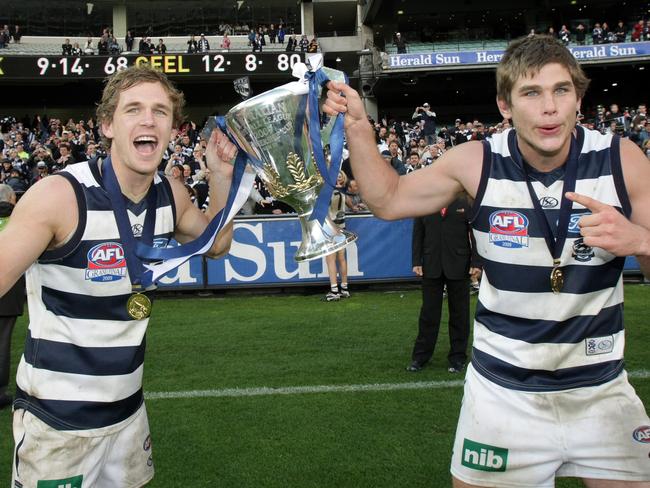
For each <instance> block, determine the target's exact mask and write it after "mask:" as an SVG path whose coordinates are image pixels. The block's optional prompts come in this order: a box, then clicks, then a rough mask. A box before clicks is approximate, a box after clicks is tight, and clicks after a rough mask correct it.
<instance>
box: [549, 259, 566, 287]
mask: <svg viewBox="0 0 650 488" xmlns="http://www.w3.org/2000/svg"><path fill="white" fill-rule="evenodd" d="M563 286H564V273H563V272H562V269H560V267H559V265H558V264H556V265H555V266H554V267H553V271H551V290H553V293H555V294H556V295H557V294H558V293H560V292H561V291H562V287H563Z"/></svg>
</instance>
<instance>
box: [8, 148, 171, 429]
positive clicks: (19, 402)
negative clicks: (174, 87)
mask: <svg viewBox="0 0 650 488" xmlns="http://www.w3.org/2000/svg"><path fill="white" fill-rule="evenodd" d="M58 174H59V175H62V176H64V177H65V178H66V179H67V180H68V181H70V183H71V184H72V186H73V188H74V191H75V194H76V197H77V203H78V207H79V225H78V227H77V230H76V231H75V233H74V235H73V236H72V238H71V239H70V240H69V241H68V242H67V243H66V244H65V245H63V246H62V247H61V248H58V249H56V250H52V251H46V252H44V253H43V254H42V255H41V256H40V257H39V259H38V261H37V262H36V263H34V264H33V265H32V266H31V267H30V268H29V270H28V271H27V274H26V278H27V294H28V306H29V316H30V323H29V329H28V331H27V339H26V343H25V352H24V354H23V356H22V357H21V360H20V364H19V365H18V372H17V379H16V383H17V393H16V398H17V399H16V408H24V409H26V410H29V411H30V412H32V413H33V414H34V415H36V416H37V417H38V418H40V419H41V420H42V421H44V422H45V423H47V424H49V425H50V426H52V427H54V428H56V429H59V430H89V429H103V428H110V426H115V425H116V424H119V423H120V422H122V421H124V420H126V419H128V418H129V417H130V416H131V415H132V414H133V413H135V412H136V410H137V409H138V408H139V407H140V405H141V404H142V402H143V394H142V372H143V361H144V352H145V332H146V329H147V324H148V321H149V320H148V319H144V320H133V319H132V318H131V317H130V316H129V315H128V313H127V308H126V302H127V299H128V297H129V296H130V295H131V281H130V280H129V276H128V270H127V267H126V262H125V259H124V253H123V249H122V244H121V241H120V236H119V232H118V230H117V224H116V222H115V217H114V216H113V211H112V209H111V205H110V201H109V198H108V194H107V193H106V191H105V190H104V188H103V183H102V178H101V175H100V173H99V169H98V163H97V161H96V160H95V161H91V162H86V163H78V164H75V165H72V166H69V167H68V168H66V170H65V171H63V172H60V173H58ZM154 184H155V185H156V187H157V190H158V191H157V208H156V223H155V230H154V245H156V246H164V245H166V244H167V242H168V241H169V239H170V238H171V237H172V235H173V230H174V222H175V208H174V204H173V197H172V193H171V188H170V187H169V183H168V182H167V180H166V179H164V178H161V177H160V176H159V175H156V176H155V178H154ZM146 200H147V199H146V198H144V199H143V200H142V201H141V202H140V203H138V204H134V203H133V202H130V201H128V202H127V213H128V215H129V220H130V223H131V226H132V229H133V231H134V235H135V236H136V237H138V232H141V230H142V227H143V225H144V219H145V215H146V212H147V209H146ZM62 211H65V209H62Z"/></svg>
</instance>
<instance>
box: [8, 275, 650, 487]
mask: <svg viewBox="0 0 650 488" xmlns="http://www.w3.org/2000/svg"><path fill="white" fill-rule="evenodd" d="M649 291H650V288H647V287H643V286H638V285H627V286H626V290H625V292H626V307H625V312H626V327H627V351H626V357H627V368H628V370H640V369H643V368H646V367H647V353H646V344H647V343H648V338H650V332H649V331H648V329H647V327H645V323H644V322H645V317H646V315H647V312H646V303H647V295H648V292H649ZM472 303H473V304H475V299H474V300H473V301H472ZM419 304H420V293H419V291H417V290H410V291H398V292H376V291H373V292H363V293H357V294H354V295H353V297H352V298H351V299H349V300H344V301H341V302H338V303H326V302H322V301H320V296H319V295H274V296H228V297H225V298H202V299H199V298H190V297H183V298H173V299H160V300H158V301H157V302H156V304H155V306H154V313H153V317H152V321H151V324H150V327H149V331H148V335H147V349H148V351H147V360H146V363H145V382H144V385H145V391H147V392H174V391H187V390H213V389H223V388H255V387H290V386H315V385H349V384H375V383H405V382H415V381H440V380H459V379H461V377H460V376H458V375H451V374H449V373H447V372H446V365H447V364H446V357H445V354H446V349H447V347H448V346H447V344H448V338H447V334H446V331H445V330H444V327H442V328H441V334H440V338H439V342H438V344H439V346H438V348H437V349H438V350H437V351H436V354H435V355H434V358H433V360H432V361H431V362H430V363H429V365H427V367H426V368H425V369H423V370H422V371H421V372H419V373H417V374H412V373H407V372H405V371H404V367H405V366H406V365H407V364H408V363H409V359H410V351H411V348H412V345H413V340H414V338H415V334H416V331H417V314H418V310H419ZM444 320H446V319H444ZM25 328H26V320H25V319H22V320H21V321H20V322H19V324H18V325H17V327H16V331H15V332H14V338H13V339H14V340H13V344H14V347H13V351H12V355H13V363H12V364H13V365H14V368H15V365H16V364H17V362H18V358H19V355H20V353H21V352H22V343H23V341H24V336H25ZM632 382H633V384H634V386H635V387H636V388H637V391H638V393H639V395H640V397H641V398H642V399H643V400H644V401H645V403H646V404H647V403H648V402H649V401H650V381H649V380H648V379H634V380H632ZM461 396H462V390H461V388H460V387H458V386H456V387H449V388H436V389H418V390H384V391H363V392H328V393H306V394H290V395H270V396H244V397H225V398H213V397H207V398H174V399H150V400H148V401H147V408H148V412H149V419H150V423H151V430H152V436H153V446H154V451H153V452H154V461H155V464H156V477H155V478H154V481H153V482H152V483H151V485H150V486H152V487H183V486H188V485H190V486H197V487H204V486H205V487H209V486H224V487H386V488H395V487H402V486H403V487H444V486H450V485H451V484H450V475H449V461H450V457H451V445H452V441H453V437H454V432H455V426H456V419H457V415H458V410H459V407H460V400H461ZM10 424H11V417H10V412H9V411H8V410H6V409H5V410H2V411H0V459H4V460H5V461H4V462H2V463H0V485H3V484H4V486H8V484H9V478H10V460H11V449H12V441H11V426H10ZM557 486H558V487H560V488H569V487H577V486H581V483H579V482H578V481H577V480H566V479H562V480H559V481H558V483H557Z"/></svg>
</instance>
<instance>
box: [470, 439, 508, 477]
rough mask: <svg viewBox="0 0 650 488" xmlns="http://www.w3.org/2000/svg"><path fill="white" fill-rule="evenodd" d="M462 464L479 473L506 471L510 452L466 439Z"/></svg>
mask: <svg viewBox="0 0 650 488" xmlns="http://www.w3.org/2000/svg"><path fill="white" fill-rule="evenodd" d="M461 464H462V465H463V466H466V467H468V468H470V469H476V470H479V471H505V470H506V466H507V465H508V450H507V449H504V448H503V447H496V446H490V445H488V444H480V443H478V442H474V441H471V440H469V439H465V440H464V441H463V454H462V461H461Z"/></svg>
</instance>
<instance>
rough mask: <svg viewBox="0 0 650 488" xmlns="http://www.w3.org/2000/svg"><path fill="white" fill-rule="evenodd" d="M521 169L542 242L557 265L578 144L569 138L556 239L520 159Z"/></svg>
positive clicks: (566, 230) (574, 172)
mask: <svg viewBox="0 0 650 488" xmlns="http://www.w3.org/2000/svg"><path fill="white" fill-rule="evenodd" d="M522 167H523V170H524V174H525V175H526V186H527V187H528V193H530V198H531V199H532V200H533V207H534V209H535V215H537V220H538V221H539V222H540V227H541V230H542V233H543V234H544V240H545V241H546V247H548V250H549V252H550V253H551V256H552V257H553V264H554V265H555V266H557V265H559V262H560V256H561V255H562V248H563V247H564V242H565V241H566V237H567V233H568V231H569V218H570V216H571V208H572V202H571V200H569V199H568V198H567V197H566V193H567V192H573V191H574V190H575V187H576V178H577V175H578V143H577V141H576V138H575V137H574V136H571V148H570V149H569V159H568V160H567V165H566V171H565V173H564V184H563V185H562V204H561V205H560V216H559V218H558V224H557V238H555V237H554V236H553V231H552V230H551V226H550V225H549V223H548V219H547V218H546V216H545V215H544V210H542V206H541V205H540V203H539V199H538V198H537V194H536V193H535V189H534V188H533V184H532V182H531V179H530V177H529V174H528V169H527V168H526V164H525V163H524V162H523V158H522Z"/></svg>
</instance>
